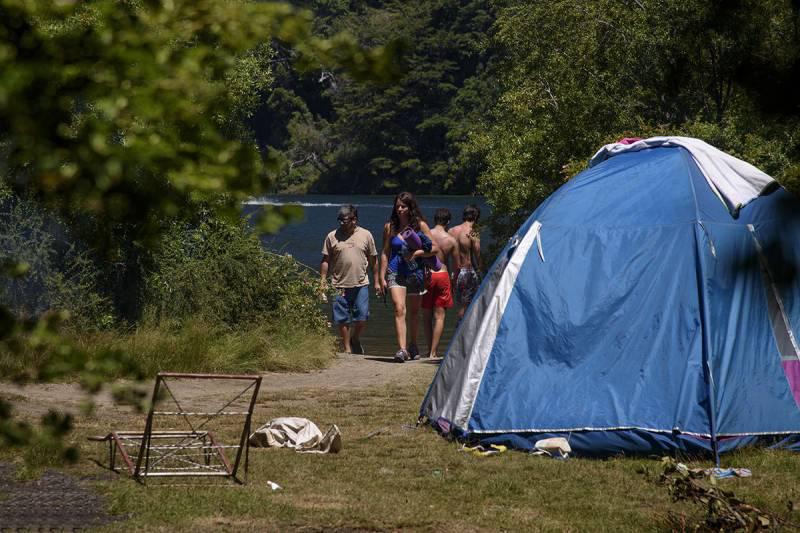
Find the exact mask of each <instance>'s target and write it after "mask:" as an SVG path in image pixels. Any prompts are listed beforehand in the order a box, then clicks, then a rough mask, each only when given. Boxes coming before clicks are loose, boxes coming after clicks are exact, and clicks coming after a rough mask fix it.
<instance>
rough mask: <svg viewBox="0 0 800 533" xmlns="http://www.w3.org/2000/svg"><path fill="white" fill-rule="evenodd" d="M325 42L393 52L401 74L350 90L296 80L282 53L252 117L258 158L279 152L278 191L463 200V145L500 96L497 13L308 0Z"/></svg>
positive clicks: (407, 3)
mask: <svg viewBox="0 0 800 533" xmlns="http://www.w3.org/2000/svg"><path fill="white" fill-rule="evenodd" d="M296 3H297V4H300V5H302V6H303V7H307V8H309V9H312V10H313V11H314V12H315V13H316V15H317V18H316V21H315V25H316V29H317V31H319V32H320V33H321V34H323V35H329V34H333V33H336V32H338V31H347V32H349V33H351V34H353V35H355V36H356V38H357V39H358V40H359V42H361V43H362V44H364V45H367V46H376V45H382V44H389V43H395V44H396V45H397V46H398V47H399V48H400V49H401V50H402V52H403V53H402V55H401V61H402V68H403V72H404V76H403V77H402V78H401V79H400V81H399V82H397V83H393V84H390V85H383V86H382V85H376V84H363V83H354V82H353V81H352V80H351V79H350V78H348V77H347V76H345V75H342V74H341V73H339V72H335V71H319V70H312V71H305V72H301V71H300V70H299V69H298V68H296V66H295V65H294V64H293V63H292V62H291V61H290V59H291V58H290V55H289V53H288V51H285V50H282V49H281V48H280V46H278V51H277V53H278V59H277V61H276V67H275V69H274V74H275V77H276V81H275V87H274V89H273V90H272V91H271V92H270V94H269V97H268V99H267V100H266V102H265V104H264V105H263V106H262V108H261V109H260V110H259V112H258V113H257V114H256V115H255V117H254V119H253V127H254V130H255V132H256V135H257V139H258V141H259V144H260V145H261V146H262V149H267V148H266V147H267V146H269V147H272V148H274V149H277V150H278V151H280V153H281V156H282V162H283V167H282V170H281V173H280V177H279V179H278V181H277V183H276V188H277V190H281V191H285V192H304V191H309V190H311V191H314V192H330V193H335V192H336V193H350V192H357V193H391V192H395V191H399V190H403V189H410V190H414V191H416V192H418V193H456V194H464V193H470V192H473V191H474V190H475V186H476V179H477V176H478V174H479V171H480V166H479V165H476V164H475V162H474V161H472V160H470V159H468V158H467V154H466V152H465V149H464V147H465V143H466V141H467V140H468V136H469V132H470V131H473V130H474V129H476V128H477V124H478V122H479V121H480V120H481V118H482V117H485V116H486V115H487V114H488V113H489V110H490V109H491V107H492V104H493V102H494V100H495V99H496V94H497V92H496V90H497V84H496V82H495V81H494V79H493V77H492V74H491V71H490V62H491V59H492V53H491V48H490V47H491V41H490V36H491V31H492V27H493V24H494V22H495V15H494V13H495V8H494V7H493V6H492V5H491V3H489V2H485V1H482V0H380V1H375V2H361V1H356V0H338V1H332V0H308V1H304V2H296Z"/></svg>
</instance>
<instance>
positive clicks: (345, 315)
mask: <svg viewBox="0 0 800 533" xmlns="http://www.w3.org/2000/svg"><path fill="white" fill-rule="evenodd" d="M368 318H369V285H364V286H363V287H353V288H351V289H337V291H336V298H334V300H333V323H334V324H349V323H350V322H364V321H365V320H367V319H368Z"/></svg>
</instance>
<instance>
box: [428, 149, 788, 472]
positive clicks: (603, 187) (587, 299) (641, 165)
mask: <svg viewBox="0 0 800 533" xmlns="http://www.w3.org/2000/svg"><path fill="white" fill-rule="evenodd" d="M797 268H800V202H798V201H797V200H796V199H795V198H794V197H793V196H792V195H790V194H789V193H788V192H786V191H785V190H784V189H783V188H782V187H780V186H779V185H778V184H777V183H776V182H774V181H773V180H772V179H771V178H769V176H767V175H766V174H764V173H762V172H761V171H759V170H758V169H756V168H755V167H752V166H751V165H749V164H747V163H745V162H743V161H740V160H738V159H735V158H733V157H732V156H730V155H728V154H724V153H723V152H721V151H719V150H717V149H715V148H713V147H711V146H709V145H707V144H705V143H703V142H702V141H698V140H696V139H688V138H682V137H661V138H658V137H657V138H652V139H647V140H644V141H638V142H635V143H633V144H627V145H622V144H614V145H607V146H606V147H604V148H603V149H601V151H600V152H598V154H597V155H596V156H595V157H594V158H593V159H592V162H590V168H588V169H587V170H585V171H584V172H582V173H580V174H579V175H577V176H576V177H575V178H573V179H572V180H570V181H569V182H568V183H566V184H565V185H563V186H562V187H561V188H560V189H558V190H557V191H556V192H555V193H553V194H552V195H551V196H550V197H549V198H548V199H547V200H546V201H545V202H543V203H542V204H541V205H540V206H539V207H538V208H537V209H536V210H535V211H534V213H533V214H532V215H531V216H530V218H529V219H528V220H527V221H526V222H525V223H524V224H523V225H522V227H521V228H520V229H519V231H518V232H517V233H516V234H515V235H514V236H513V237H512V238H511V239H510V241H509V243H508V244H507V245H506V247H505V249H504V250H503V251H502V252H501V253H500V255H499V258H498V259H497V261H496V262H495V264H494V265H493V266H492V268H491V269H490V271H489V272H488V273H487V275H486V277H485V279H484V281H483V283H482V285H481V288H480V290H479V292H478V294H477V295H476V298H475V300H474V301H473V302H472V304H471V305H470V307H469V309H468V311H467V313H466V315H465V316H464V319H463V321H462V323H461V325H460V327H459V328H458V330H457V332H456V334H455V336H454V338H453V340H452V341H451V343H450V346H449V349H448V352H447V355H446V356H445V358H444V360H443V362H442V364H441V366H440V368H439V371H438V372H437V374H436V376H435V378H434V380H433V382H432V383H431V386H430V388H429V390H428V393H427V395H426V397H425V400H424V401H423V404H422V407H421V412H420V415H421V416H422V417H425V418H427V419H428V421H429V422H430V423H432V424H433V425H434V426H435V427H437V428H438V429H439V430H440V431H442V432H444V433H449V434H451V435H454V436H456V437H458V438H460V439H463V440H465V441H469V442H481V443H483V444H492V443H494V444H506V445H511V446H512V447H515V448H521V449H532V448H533V446H534V443H535V442H536V441H537V440H539V439H544V438H549V437H564V438H566V439H567V440H568V441H569V443H570V446H571V448H572V450H573V451H574V453H575V454H577V455H583V456H602V455H611V454H618V453H625V454H634V453H636V454H640V453H674V452H686V453H691V454H695V453H712V454H713V455H714V456H715V457H716V458H717V460H718V457H719V453H722V452H725V451H727V450H731V449H733V448H736V447H740V446H744V445H750V444H763V445H773V446H782V447H787V448H792V449H800V407H799V406H800V349H799V348H798V340H797V333H798V329H797V328H798V327H799V326H800V272H798V271H796V269H797Z"/></svg>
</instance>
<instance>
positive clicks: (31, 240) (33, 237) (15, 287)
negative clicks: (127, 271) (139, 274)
mask: <svg viewBox="0 0 800 533" xmlns="http://www.w3.org/2000/svg"><path fill="white" fill-rule="evenodd" d="M3 203H4V206H3V209H2V210H0V262H6V263H11V262H16V266H15V268H16V269H20V268H22V270H18V271H17V275H14V276H9V277H8V278H7V279H6V280H5V283H4V286H2V287H0V289H2V293H0V294H2V299H3V302H4V303H5V305H7V306H8V308H9V309H10V310H11V311H13V312H14V314H15V315H16V316H18V317H22V318H28V319H35V318H38V317H39V316H40V315H41V314H42V313H44V312H46V311H50V310H62V311H67V312H69V320H68V321H67V325H68V326H69V327H71V328H75V329H80V330H91V329H98V328H103V327H109V326H110V325H112V323H113V321H114V316H113V312H112V308H111V301H110V299H109V298H108V297H107V296H106V295H104V294H103V293H102V291H101V288H100V272H99V270H98V268H97V266H96V264H95V262H94V260H93V259H92V258H91V257H90V255H89V253H88V252H87V251H86V250H78V248H77V246H76V245H75V244H74V243H73V244H69V243H67V242H65V241H69V240H70V236H69V233H68V231H67V228H66V227H65V225H64V224H63V223H62V222H61V221H59V220H58V219H57V218H56V217H54V216H53V215H52V214H50V213H48V212H47V211H44V210H42V209H40V208H37V206H36V204H35V203H34V202H32V201H31V200H26V199H22V198H13V197H12V198H9V199H7V200H6V201H5V202H3ZM56 235H60V238H59V239H56ZM21 265H24V267H22V266H21Z"/></svg>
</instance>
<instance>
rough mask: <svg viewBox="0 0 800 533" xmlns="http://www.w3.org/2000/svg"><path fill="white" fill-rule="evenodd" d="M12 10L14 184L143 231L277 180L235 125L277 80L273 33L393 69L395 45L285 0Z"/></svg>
mask: <svg viewBox="0 0 800 533" xmlns="http://www.w3.org/2000/svg"><path fill="white" fill-rule="evenodd" d="M0 8H2V11H3V14H4V15H3V17H2V21H0V42H2V43H3V44H2V45H0V70H1V71H2V72H3V76H2V78H0V131H2V132H3V139H2V140H3V141H5V142H7V143H8V146H9V148H8V162H9V164H10V165H11V167H10V168H11V169H13V170H14V171H15V172H14V174H13V182H12V184H13V186H14V188H15V189H16V190H17V191H22V190H24V191H32V192H34V193H35V194H37V195H41V196H42V197H43V198H45V199H46V200H47V201H48V202H49V203H50V204H51V205H54V206H56V207H58V208H60V209H63V210H65V211H71V210H79V211H86V212H91V213H94V214H96V215H97V216H99V217H101V218H103V219H107V220H111V221H117V222H126V223H133V224H136V225H137V227H138V230H139V233H140V234H141V236H142V237H147V236H152V235H153V234H155V233H157V231H158V227H159V224H158V220H160V219H161V218H162V217H163V216H164V215H166V216H174V215H176V214H178V213H180V212H181V211H182V210H184V209H187V208H188V209H191V208H192V205H193V204H194V203H195V202H197V201H202V200H214V201H215V202H216V204H215V205H217V207H218V210H219V211H221V212H224V213H227V214H229V215H234V214H235V213H236V212H238V206H239V204H240V202H241V201H243V200H244V199H246V198H248V197H250V196H253V195H258V194H261V193H262V192H264V191H265V190H266V189H267V187H268V185H269V179H268V177H267V175H266V173H265V170H264V167H263V165H262V162H261V157H260V155H259V153H258V151H257V150H256V148H255V146H254V144H253V143H251V142H243V141H242V140H241V136H240V135H232V136H231V135H230V133H231V132H230V129H231V127H230V121H231V120H232V118H235V117H237V116H246V115H247V114H248V111H247V109H248V108H249V106H250V105H252V103H253V101H254V100H253V99H254V98H255V95H257V93H258V91H259V90H261V89H263V88H264V87H265V86H266V84H267V83H268V82H269V80H270V79H271V74H270V73H269V70H266V67H267V65H268V64H267V61H268V60H269V58H270V57H271V52H269V50H268V49H266V48H265V47H264V46H263V43H266V42H269V40H270V39H271V38H273V37H275V38H279V39H281V40H282V41H283V42H286V43H289V44H290V45H292V46H293V47H294V48H295V49H296V50H297V51H298V59H299V60H300V61H302V62H303V63H304V64H306V65H310V64H313V63H314V62H315V61H319V62H321V63H322V64H334V65H337V66H343V67H345V68H347V69H349V71H350V72H352V74H353V75H354V76H355V77H357V78H364V77H368V76H372V77H379V78H384V79H386V78H388V77H390V76H392V75H393V71H392V63H391V61H392V55H391V54H387V53H385V51H384V50H383V49H375V50H370V51H366V50H363V49H361V48H360V47H359V46H357V44H356V42H355V40H354V39H353V38H351V37H349V36H347V35H343V34H339V35H334V36H332V37H331V38H330V39H319V38H316V37H314V36H312V35H311V15H310V13H308V12H302V11H298V10H296V9H294V8H292V7H290V6H288V5H285V4H272V3H260V2H247V1H243V0H234V1H231V2H223V3H220V2H215V1H213V0H197V1H195V0H193V1H178V2H159V1H144V2H127V1H116V0H96V1H93V2H89V3H78V2H59V3H45V2H28V1H23V0H3V1H2V3H1V4H0ZM234 129H236V128H234ZM234 133H239V132H234ZM3 174H5V172H3ZM222 193H224V195H223V194H222ZM220 199H221V201H220Z"/></svg>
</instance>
